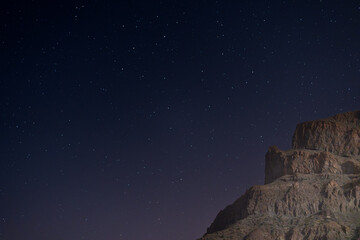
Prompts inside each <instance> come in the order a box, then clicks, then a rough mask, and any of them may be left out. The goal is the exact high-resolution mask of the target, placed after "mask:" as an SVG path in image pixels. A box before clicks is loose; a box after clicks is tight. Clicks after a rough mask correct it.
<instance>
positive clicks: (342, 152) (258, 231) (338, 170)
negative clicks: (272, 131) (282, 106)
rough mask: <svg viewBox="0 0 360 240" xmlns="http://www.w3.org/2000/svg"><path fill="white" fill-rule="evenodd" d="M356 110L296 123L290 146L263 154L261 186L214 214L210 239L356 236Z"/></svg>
mask: <svg viewBox="0 0 360 240" xmlns="http://www.w3.org/2000/svg"><path fill="white" fill-rule="evenodd" d="M359 155H360V111H355V112H349V113H343V114H338V115H336V116H333V117H330V118H327V119H322V120H316V121H311V122H305V123H301V124H299V125H298V126H297V127H296V130H295V133H294V135H293V143H292V149H290V150H287V151H281V150H280V149H278V148H277V147H275V146H273V147H270V148H269V151H268V152H267V154H266V166H265V185H262V186H253V187H251V188H250V189H249V190H247V191H246V193H245V194H244V195H243V196H241V197H240V198H239V199H238V200H236V201H235V202H234V203H233V204H231V205H229V206H228V207H226V208H225V209H224V210H222V211H220V213H219V214H218V215H217V216H216V218H215V220H214V222H213V223H212V224H211V225H210V227H209V228H208V230H207V233H206V234H205V235H204V236H203V237H202V238H201V239H203V240H210V239H239V240H245V239H247V240H250V239H252V240H255V239H258V240H260V239H278V240H300V239H319V240H320V239H322V240H323V239H328V240H332V239H334V240H335V239H357V238H358V237H359V233H360V156H359Z"/></svg>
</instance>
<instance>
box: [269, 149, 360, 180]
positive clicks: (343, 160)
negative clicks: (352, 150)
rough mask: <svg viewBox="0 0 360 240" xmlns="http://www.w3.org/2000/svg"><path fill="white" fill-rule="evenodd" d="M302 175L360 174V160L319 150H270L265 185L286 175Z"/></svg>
mask: <svg viewBox="0 0 360 240" xmlns="http://www.w3.org/2000/svg"><path fill="white" fill-rule="evenodd" d="M301 173H302V174H322V173H323V174H325V173H328V174H360V160H359V159H358V158H357V157H355V156H354V157H353V158H349V157H343V156H338V155H335V154H333V153H330V152H324V151H319V150H306V149H291V150H288V151H281V150H280V149H278V148H277V147H276V146H272V147H270V148H269V151H268V152H267V153H266V156H265V184H267V183H270V182H272V181H274V180H275V179H277V178H279V177H281V176H284V175H294V174H295V175H296V174H301Z"/></svg>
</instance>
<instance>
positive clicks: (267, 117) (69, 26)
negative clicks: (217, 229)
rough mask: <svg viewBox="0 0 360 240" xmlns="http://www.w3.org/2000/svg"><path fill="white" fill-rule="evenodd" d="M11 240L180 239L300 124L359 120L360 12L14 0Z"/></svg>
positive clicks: (6, 58)
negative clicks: (349, 114)
mask: <svg viewBox="0 0 360 240" xmlns="http://www.w3.org/2000/svg"><path fill="white" fill-rule="evenodd" d="M0 18H1V21H0V24H1V25H0V52H1V54H0V64H1V65H0V66H1V67H0V99H1V101H0V113H1V122H0V124H1V125H0V133H1V134H0V239H4V240H20V239H21V240H22V239H27V240H32V239H34V240H41V239H52V240H72V239H74V240H75V239H89V240H97V239H109V240H112V239H125V240H139V239H142V240H147V239H149V240H152V239H156V240H165V239H172V240H185V239H195V238H197V237H200V236H201V235H202V234H203V233H205V231H206V227H208V226H209V225H210V223H211V221H212V220H213V219H214V217H215V215H216V214H217V213H218V211H219V210H220V209H222V208H224V207H225V206H226V205H227V204H230V203H231V202H233V201H234V200H235V199H236V198H237V197H239V196H240V195H241V194H242V193H243V192H244V191H245V190H246V188H248V187H250V186H251V185H254V184H262V183H263V180H264V155H265V153H266V151H267V148H268V146H270V145H278V146H279V147H280V148H281V149H287V148H289V147H290V143H291V136H292V133H293V130H294V129H295V126H296V124H297V123H299V122H302V121H307V120H313V119H317V118H323V117H328V116H331V115H334V114H336V113H340V112H344V111H351V110H355V109H359V106H360V105H359V104H360V79H359V77H360V45H359V43H360V31H359V29H360V4H359V2H358V1H325V0H323V1H192V2H190V1H162V2H159V1H59V2H56V1H26V2H25V1H24V2H17V1H8V3H6V4H3V5H2V6H1V9H0Z"/></svg>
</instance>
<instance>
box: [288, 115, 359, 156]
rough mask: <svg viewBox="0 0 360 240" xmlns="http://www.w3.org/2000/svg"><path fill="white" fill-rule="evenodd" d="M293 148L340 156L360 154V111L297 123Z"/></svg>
mask: <svg viewBox="0 0 360 240" xmlns="http://www.w3.org/2000/svg"><path fill="white" fill-rule="evenodd" d="M292 148H293V149H314V150H321V151H325V152H331V153H334V154H337V155H340V156H358V155H359V154H360V111H355V112H348V113H343V114H338V115H335V116H333V117H330V118H326V119H322V120H316V121H311V122H304V123H300V124H299V125H297V127H296V130H295V133H294V135H293V140H292Z"/></svg>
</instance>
